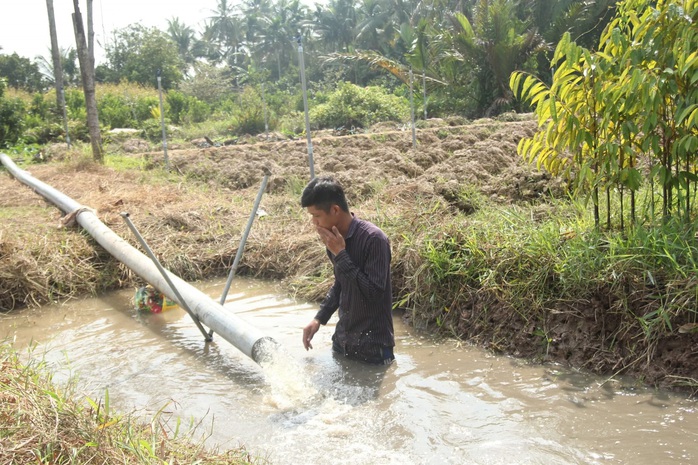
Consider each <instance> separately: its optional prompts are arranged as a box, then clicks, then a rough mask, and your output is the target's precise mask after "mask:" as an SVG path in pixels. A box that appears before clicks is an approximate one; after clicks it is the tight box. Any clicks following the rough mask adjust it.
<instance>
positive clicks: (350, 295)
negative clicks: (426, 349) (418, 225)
mask: <svg viewBox="0 0 698 465" xmlns="http://www.w3.org/2000/svg"><path fill="white" fill-rule="evenodd" d="M301 206H302V207H303V208H305V209H306V210H307V212H308V213H309V214H310V215H311V217H312V222H313V224H314V225H315V229H316V230H317V233H318V235H319V236H320V239H321V240H322V242H323V243H324V244H325V246H326V247H327V255H328V256H329V258H330V261H331V262H332V264H333V266H334V278H335V280H334V285H333V286H332V288H331V289H330V290H329V292H328V293H327V296H326V297H325V299H324V300H323V301H322V303H321V304H320V310H319V311H318V312H317V314H316V315H315V318H314V319H313V320H312V321H311V322H310V323H309V324H308V325H307V326H306V327H305V328H303V346H304V347H305V350H308V349H312V348H313V346H312V344H311V343H310V341H311V340H312V339H313V336H314V335H315V333H317V331H318V329H320V325H325V324H327V322H328V320H329V319H330V317H331V316H332V314H333V313H334V312H335V311H336V310H337V309H339V321H338V322H337V326H336V328H335V332H334V334H333V335H332V349H333V350H334V351H335V352H336V353H337V354H339V355H342V356H345V357H347V358H351V359H354V360H359V361H362V362H366V363H371V364H379V365H389V364H390V363H392V362H393V360H395V357H394V356H393V347H394V346H395V337H394V335H393V317H392V288H391V285H390V258H391V254H390V241H389V240H388V237H387V236H386V235H385V234H384V233H383V231H381V230H380V229H379V228H378V227H377V226H376V225H374V224H372V223H370V222H368V221H364V220H361V219H359V218H356V217H355V216H354V214H353V213H351V212H349V207H348V205H347V199H346V196H345V195H344V190H343V189H342V186H340V185H339V184H338V183H337V182H335V181H334V180H333V179H332V178H327V177H320V178H315V179H313V180H312V181H310V183H308V185H307V186H306V187H305V189H304V190H303V194H302V196H301Z"/></svg>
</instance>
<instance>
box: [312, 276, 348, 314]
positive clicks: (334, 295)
mask: <svg viewBox="0 0 698 465" xmlns="http://www.w3.org/2000/svg"><path fill="white" fill-rule="evenodd" d="M341 293H342V286H341V284H340V283H339V281H337V278H336V276H335V280H334V284H333V285H332V287H331V288H330V290H329V291H327V295H326V296H325V299H324V300H323V301H322V303H321V304H320V310H319V311H318V312H317V314H316V315H315V319H316V320H318V321H319V322H320V323H322V324H323V325H326V324H327V322H328V321H330V318H331V317H332V315H333V314H334V312H335V311H336V310H337V309H338V308H339V296H340V294H341Z"/></svg>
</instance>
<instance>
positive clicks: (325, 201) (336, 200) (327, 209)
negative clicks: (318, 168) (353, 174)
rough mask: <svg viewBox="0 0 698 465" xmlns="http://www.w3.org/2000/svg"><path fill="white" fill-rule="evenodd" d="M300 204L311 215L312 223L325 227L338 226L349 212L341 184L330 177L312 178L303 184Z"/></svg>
mask: <svg viewBox="0 0 698 465" xmlns="http://www.w3.org/2000/svg"><path fill="white" fill-rule="evenodd" d="M301 206H302V207H303V208H305V209H306V210H307V211H308V213H310V215H311V216H312V217H313V224H315V225H316V226H321V227H323V228H326V229H332V226H338V225H339V224H340V222H341V221H342V219H343V218H344V217H345V215H348V214H349V206H348V205H347V198H346V196H345V195H344V189H342V186H341V185H340V184H339V183H338V182H337V181H335V180H334V179H332V178H330V177H319V178H314V179H313V180H312V181H310V182H309V183H308V185H307V186H305V189H303V194H302V195H301Z"/></svg>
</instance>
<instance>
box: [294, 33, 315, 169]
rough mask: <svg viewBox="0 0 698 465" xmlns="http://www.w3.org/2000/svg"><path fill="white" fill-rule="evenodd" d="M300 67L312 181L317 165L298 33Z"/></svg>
mask: <svg viewBox="0 0 698 465" xmlns="http://www.w3.org/2000/svg"><path fill="white" fill-rule="evenodd" d="M297 41H298V67H299V68H300V70H301V87H302V88H303V108H304V109H305V133H306V135H307V136H308V164H309V165H310V179H314V178H315V165H314V163H313V141H312V139H311V138H310V118H309V117H308V91H307V88H306V85H305V61H304V60H303V44H302V43H301V33H300V31H298V37H297Z"/></svg>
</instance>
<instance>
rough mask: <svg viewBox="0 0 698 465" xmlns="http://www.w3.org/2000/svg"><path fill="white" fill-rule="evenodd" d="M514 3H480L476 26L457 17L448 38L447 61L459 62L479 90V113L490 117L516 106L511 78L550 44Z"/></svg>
mask: <svg viewBox="0 0 698 465" xmlns="http://www.w3.org/2000/svg"><path fill="white" fill-rule="evenodd" d="M514 8H515V3H514V2H513V1H511V0H480V1H479V3H478V5H477V6H476V8H475V10H474V14H473V23H472V24H471V22H470V21H469V20H468V18H467V17H466V16H465V15H462V14H456V15H455V16H454V17H453V19H452V23H453V30H452V31H451V32H450V34H448V35H447V36H446V39H447V40H448V41H449V42H450V45H451V47H450V50H449V51H448V52H447V54H446V57H445V58H446V61H450V62H451V64H453V62H458V63H460V64H462V65H465V66H464V67H463V71H465V72H467V74H468V75H469V76H470V77H471V79H473V80H474V82H475V84H476V86H477V88H476V90H475V95H477V102H476V112H477V113H478V114H479V115H490V114H492V113H496V112H498V111H501V110H502V109H504V108H506V107H507V106H508V105H510V104H511V103H512V102H513V94H512V93H511V90H510V89H509V76H510V75H511V73H512V72H513V71H515V70H519V69H523V67H524V65H525V64H526V62H527V61H528V60H529V58H531V57H532V56H533V55H535V54H536V53H538V52H539V51H542V50H545V49H546V47H547V44H546V43H545V41H544V40H543V38H542V37H541V36H540V34H538V32H537V31H536V30H535V29H527V25H526V23H525V22H524V21H522V20H520V19H518V18H517V17H516V14H515V9H514Z"/></svg>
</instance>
